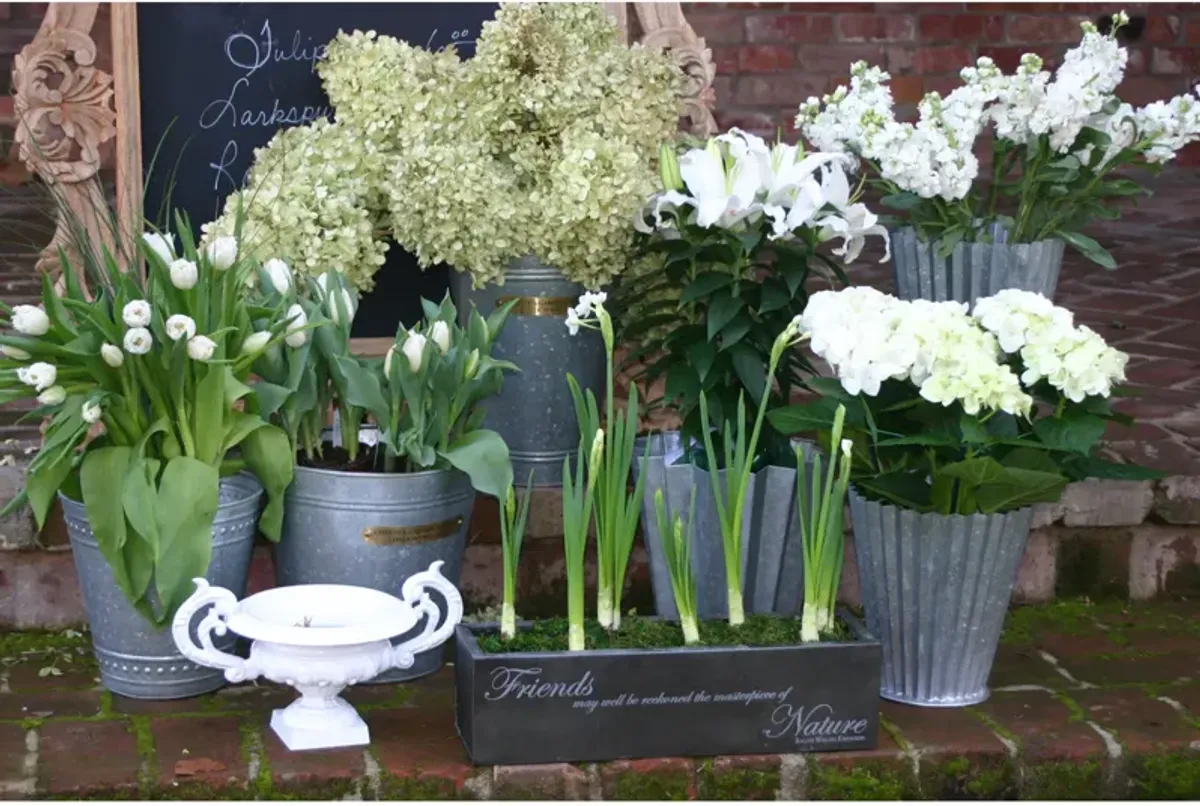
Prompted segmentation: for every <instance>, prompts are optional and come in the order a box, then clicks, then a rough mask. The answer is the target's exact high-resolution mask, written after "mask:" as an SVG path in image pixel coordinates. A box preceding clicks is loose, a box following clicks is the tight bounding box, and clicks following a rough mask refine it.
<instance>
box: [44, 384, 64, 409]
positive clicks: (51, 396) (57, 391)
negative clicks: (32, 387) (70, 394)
mask: <svg viewBox="0 0 1200 806" xmlns="http://www.w3.org/2000/svg"><path fill="white" fill-rule="evenodd" d="M66 399H67V390H66V389H63V388H62V387H61V386H51V387H50V388H49V389H47V390H46V391H44V392H42V393H41V394H40V395H38V399H37V400H38V403H41V404H42V405H43V406H57V405H58V404H59V403H62V402H63V401H64V400H66Z"/></svg>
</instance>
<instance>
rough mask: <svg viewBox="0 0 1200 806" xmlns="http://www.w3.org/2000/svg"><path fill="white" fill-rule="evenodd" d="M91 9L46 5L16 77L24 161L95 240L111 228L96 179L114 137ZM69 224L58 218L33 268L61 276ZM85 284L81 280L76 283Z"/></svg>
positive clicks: (19, 61)
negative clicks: (103, 148) (105, 148)
mask: <svg viewBox="0 0 1200 806" xmlns="http://www.w3.org/2000/svg"><path fill="white" fill-rule="evenodd" d="M96 13H97V4H96V3H77V4H73V3H51V4H50V7H49V9H48V10H47V12H46V17H45V18H44V19H43V20H42V25H41V28H40V29H39V30H38V33H37V36H35V37H34V39H33V41H32V42H31V43H29V44H28V45H26V46H25V48H24V49H23V50H22V51H21V52H20V53H19V54H17V57H16V59H15V62H14V69H13V95H14V111H15V113H16V118H17V131H16V142H17V145H18V147H19V149H20V156H21V160H22V161H23V162H24V163H25V164H26V165H27V166H28V167H29V169H30V170H31V171H33V172H34V173H36V174H37V175H38V176H39V177H40V178H41V179H42V180H43V181H44V182H45V183H46V184H47V185H51V186H52V189H53V190H54V192H55V193H56V195H57V196H58V198H59V199H60V201H59V204H60V206H65V207H67V208H69V210H70V211H71V213H73V214H74V216H75V217H76V218H77V220H78V221H80V222H82V223H83V225H84V226H85V227H86V228H87V230H88V232H90V233H92V236H93V237H94V238H97V239H100V240H106V235H107V234H108V230H109V227H108V226H107V225H105V224H103V223H102V220H101V218H100V213H101V211H102V210H104V209H105V208H106V204H105V201H104V198H103V194H102V192H101V189H100V182H99V179H98V177H97V173H98V172H99V170H100V163H101V159H100V147H101V146H102V145H103V144H104V143H105V142H107V141H108V140H110V139H112V137H113V136H114V135H115V134H116V112H115V111H114V110H113V107H112V98H113V87H112V83H113V82H112V76H110V75H109V74H108V73H105V72H104V71H103V70H100V69H99V68H98V67H96V64H95V62H96V43H95V42H94V41H93V39H92V36H91V31H92V25H93V24H94V23H95V21H96ZM67 221H68V217H67V215H66V212H65V211H63V210H60V211H59V217H58V221H57V226H56V228H55V232H54V237H53V238H52V239H51V241H50V243H49V244H48V245H47V246H46V247H45V249H43V250H42V254H41V257H40V258H39V259H38V262H37V267H38V269H40V270H41V271H48V272H52V273H54V274H58V273H59V271H60V270H61V266H60V265H59V259H58V250H59V248H60V247H62V248H63V249H64V250H66V251H67V252H68V254H69V253H70V240H71V238H70V229H69V228H68V224H67ZM81 279H82V278H81Z"/></svg>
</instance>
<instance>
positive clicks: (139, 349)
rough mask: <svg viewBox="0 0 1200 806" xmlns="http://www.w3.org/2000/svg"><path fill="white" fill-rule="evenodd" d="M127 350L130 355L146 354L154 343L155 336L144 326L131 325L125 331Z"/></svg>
mask: <svg viewBox="0 0 1200 806" xmlns="http://www.w3.org/2000/svg"><path fill="white" fill-rule="evenodd" d="M123 343H124V345H125V352H127V353H129V354H130V355H145V354H146V353H148V352H150V347H151V346H153V344H154V337H153V336H152V335H150V331H149V330H147V329H146V328H144V327H131V328H130V329H129V330H126V331H125V340H124V342H123Z"/></svg>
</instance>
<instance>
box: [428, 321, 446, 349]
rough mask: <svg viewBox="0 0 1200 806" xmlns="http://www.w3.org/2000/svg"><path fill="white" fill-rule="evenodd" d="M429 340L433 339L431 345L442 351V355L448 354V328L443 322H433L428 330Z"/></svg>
mask: <svg viewBox="0 0 1200 806" xmlns="http://www.w3.org/2000/svg"><path fill="white" fill-rule="evenodd" d="M429 338H431V339H433V343H434V344H436V345H437V346H438V349H439V350H441V351H442V355H445V354H446V353H448V352H450V326H449V325H447V324H446V323H445V322H440V321H439V322H434V323H433V326H432V327H431V328H429Z"/></svg>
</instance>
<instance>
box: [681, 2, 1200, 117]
mask: <svg viewBox="0 0 1200 806" xmlns="http://www.w3.org/2000/svg"><path fill="white" fill-rule="evenodd" d="M1121 9H1125V11H1126V12H1127V13H1128V14H1129V15H1130V17H1132V18H1134V19H1133V22H1134V25H1131V26H1130V30H1129V33H1130V34H1131V36H1129V37H1127V38H1124V39H1123V43H1124V44H1125V45H1126V47H1127V48H1128V50H1129V64H1128V67H1127V68H1126V78H1125V81H1124V83H1122V85H1121V86H1120V88H1119V89H1118V90H1117V92H1118V94H1119V95H1120V97H1121V98H1122V99H1123V100H1125V101H1128V102H1129V103H1131V104H1134V105H1135V106H1136V105H1143V104H1146V103H1148V102H1150V101H1153V100H1157V99H1166V98H1169V97H1171V96H1173V95H1177V94H1179V93H1181V92H1184V91H1187V90H1188V89H1189V88H1190V87H1192V86H1194V85H1195V84H1196V82H1197V78H1198V77H1200V3H1126V4H1120V3H1117V4H1109V3H907V4H901V3H820V4H808V3H703V4H701V3H685V4H684V10H685V13H686V14H687V18H688V21H689V22H690V23H691V24H692V27H693V28H695V30H696V32H697V33H698V34H699V35H700V36H702V37H704V38H705V39H706V40H707V42H708V46H709V47H710V48H712V52H713V61H714V62H715V63H716V65H717V79H716V87H715V88H716V92H717V123H718V125H719V126H720V127H721V128H723V129H724V128H728V127H730V126H740V127H742V128H745V129H747V130H751V131H755V132H757V133H759V134H763V135H767V136H769V135H773V134H774V133H775V131H776V129H777V127H783V128H784V130H785V131H787V132H791V131H792V120H793V118H794V117H795V115H796V107H797V106H798V105H799V104H800V102H801V101H803V100H805V99H806V98H808V97H809V96H810V95H817V96H820V95H822V94H823V93H825V92H828V91H830V90H832V89H833V88H835V87H836V86H837V85H838V84H841V83H845V82H846V81H847V79H848V77H849V75H848V71H849V66H850V64H851V62H854V61H857V60H858V59H865V60H867V61H868V62H869V63H871V64H873V65H879V66H881V67H884V68H885V69H886V70H887V71H888V72H890V73H891V74H892V92H893V94H894V96H895V98H896V100H897V103H898V104H904V105H908V106H910V107H914V108H915V104H916V102H917V101H918V100H920V98H921V96H922V95H923V94H924V93H926V92H929V91H931V90H937V91H939V92H942V93H945V92H947V91H949V90H951V89H953V88H954V87H956V86H958V85H959V84H960V83H961V82H960V81H959V79H958V71H959V70H960V69H961V68H963V67H965V66H967V65H968V64H973V63H974V61H975V59H976V58H978V57H979V56H990V57H992V58H993V59H995V60H996V63H997V64H998V65H999V66H1000V67H1001V68H1003V69H1004V70H1005V71H1006V72H1011V71H1012V70H1013V69H1014V68H1015V67H1016V64H1017V62H1018V60H1019V59H1020V57H1021V54H1023V53H1026V52H1029V51H1033V52H1036V53H1038V54H1039V55H1041V56H1042V57H1043V58H1045V59H1046V61H1047V63H1048V64H1049V65H1050V67H1051V68H1053V67H1057V66H1058V62H1059V60H1060V59H1061V58H1062V54H1063V53H1064V52H1066V50H1067V49H1068V48H1069V47H1071V46H1073V45H1074V44H1076V43H1077V42H1078V41H1079V37H1080V31H1079V23H1080V22H1083V21H1085V20H1091V21H1093V22H1094V21H1096V20H1097V19H1098V18H1100V17H1105V16H1108V15H1111V14H1112V13H1113V12H1115V11H1118V10H1121ZM1138 18H1142V23H1141V30H1140V32H1137V31H1134V30H1133V29H1134V28H1136V27H1137V23H1138V22H1139V19H1138Z"/></svg>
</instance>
